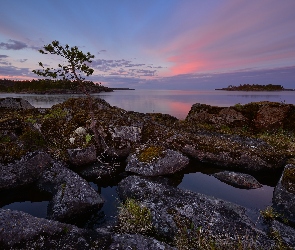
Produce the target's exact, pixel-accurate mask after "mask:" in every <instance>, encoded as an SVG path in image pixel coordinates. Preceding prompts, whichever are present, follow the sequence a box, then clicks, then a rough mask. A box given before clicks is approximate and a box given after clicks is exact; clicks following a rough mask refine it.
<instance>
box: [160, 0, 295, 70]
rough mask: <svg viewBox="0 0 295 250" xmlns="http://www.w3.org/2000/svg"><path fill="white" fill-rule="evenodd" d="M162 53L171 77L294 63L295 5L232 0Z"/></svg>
mask: <svg viewBox="0 0 295 250" xmlns="http://www.w3.org/2000/svg"><path fill="white" fill-rule="evenodd" d="M219 7H220V8H219V9H218V10H216V11H215V12H213V13H211V16H209V17H208V21H207V23H206V24H204V25H203V26H202V27H198V26H197V25H196V27H195V29H192V30H189V31H187V32H186V33H185V34H181V37H177V38H176V39H175V40H173V41H171V42H170V43H169V44H165V48H163V49H161V50H160V51H157V53H158V54H161V56H165V55H169V56H167V57H166V59H167V61H168V62H171V63H172V64H173V66H171V67H170V72H171V74H186V73H197V72H206V71H222V70H233V69H238V68H246V67H258V68H260V67H265V66H268V65H270V64H271V65H277V66H282V65H284V66H286V65H291V64H292V61H293V64H294V58H295V29H294V27H295V15H294V9H295V2H294V1H284V2H279V1H266V0H265V1H259V2H255V3H254V2H252V1H247V2H246V1H230V2H228V3H227V4H224V5H220V6H219Z"/></svg>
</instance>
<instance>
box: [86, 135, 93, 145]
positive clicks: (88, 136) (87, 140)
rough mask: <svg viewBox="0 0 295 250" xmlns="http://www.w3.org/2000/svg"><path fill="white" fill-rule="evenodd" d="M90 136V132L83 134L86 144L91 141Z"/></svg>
mask: <svg viewBox="0 0 295 250" xmlns="http://www.w3.org/2000/svg"><path fill="white" fill-rule="evenodd" d="M91 138H92V135H90V134H87V135H85V141H86V144H88V143H89V142H90V141H91Z"/></svg>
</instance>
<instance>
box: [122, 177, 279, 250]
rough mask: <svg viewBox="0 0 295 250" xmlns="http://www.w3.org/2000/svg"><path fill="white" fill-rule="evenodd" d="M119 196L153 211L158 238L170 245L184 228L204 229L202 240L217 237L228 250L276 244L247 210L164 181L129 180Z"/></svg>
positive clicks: (123, 185)
mask: <svg viewBox="0 0 295 250" xmlns="http://www.w3.org/2000/svg"><path fill="white" fill-rule="evenodd" d="M118 194H119V196H120V198H121V199H123V200H125V199H127V198H133V199H136V200H137V201H138V202H140V203H141V204H142V205H144V206H146V207H147V208H148V209H150V211H151V214H152V224H153V227H154V230H155V234H156V235H157V236H158V237H163V238H166V239H167V240H168V241H172V240H173V239H174V237H175V236H177V235H178V234H179V233H180V232H181V230H183V229H184V228H186V229H187V228H191V225H194V228H201V229H202V234H203V236H205V237H206V236H211V237H214V238H215V241H216V242H219V243H220V244H222V241H226V244H227V246H229V248H230V245H231V244H233V245H234V243H237V242H240V243H241V244H243V245H246V246H249V245H251V244H254V245H255V246H257V248H262V249H268V248H269V247H270V246H271V245H273V243H274V242H273V241H272V240H270V239H269V238H268V236H267V234H266V233H265V232H263V231H261V230H259V229H257V228H256V227H255V223H254V222H252V221H251V220H250V219H249V217H248V216H247V214H246V212H247V211H246V209H245V208H243V207H241V206H238V205H235V204H233V203H230V202H226V201H223V200H220V199H215V198H212V197H209V196H206V195H203V194H199V193H194V192H190V191H185V190H181V189H178V188H175V187H171V186H168V185H167V184H165V183H164V182H162V181H161V180H159V181H151V180H150V179H148V178H147V177H140V176H129V177H127V178H125V179H124V180H122V181H121V182H120V183H119V185H118ZM181 221H182V222H181ZM181 223H182V224H183V225H180V224H181Z"/></svg>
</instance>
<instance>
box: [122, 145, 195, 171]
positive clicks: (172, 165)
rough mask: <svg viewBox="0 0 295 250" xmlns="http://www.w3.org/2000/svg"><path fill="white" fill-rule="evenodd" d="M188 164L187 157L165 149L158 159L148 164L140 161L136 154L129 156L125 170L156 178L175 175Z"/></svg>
mask: <svg viewBox="0 0 295 250" xmlns="http://www.w3.org/2000/svg"><path fill="white" fill-rule="evenodd" d="M188 163H189V159H188V157H186V156H184V155H182V154H181V153H179V152H177V151H174V150H171V149H166V150H164V151H163V152H162V153H161V155H160V156H159V157H158V158H156V159H153V160H151V161H148V162H142V161H140V159H139V157H138V154H132V155H130V156H129V157H128V159H127V166H126V169H125V170H126V171H130V172H133V173H137V174H140V175H144V176H158V175H167V174H173V173H176V172H178V171H180V170H181V169H183V168H184V167H185V166H186V165H187V164H188Z"/></svg>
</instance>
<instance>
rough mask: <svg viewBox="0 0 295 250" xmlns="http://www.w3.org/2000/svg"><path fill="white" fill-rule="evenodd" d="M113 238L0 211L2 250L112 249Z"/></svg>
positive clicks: (25, 214)
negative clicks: (109, 247) (110, 246)
mask: <svg viewBox="0 0 295 250" xmlns="http://www.w3.org/2000/svg"><path fill="white" fill-rule="evenodd" d="M111 242H112V241H111V237H110V236H105V235H101V234H99V233H96V234H93V233H91V232H89V231H86V230H84V229H80V228H78V227H76V226H73V225H69V224H65V223H61V222H57V221H52V220H47V219H43V218H36V217H33V216H32V215H29V214H27V213H24V212H21V211H12V210H9V209H0V246H1V249H24V250H25V249H81V250H84V249H85V250H86V249H97V248H92V247H91V246H95V245H96V246H99V247H101V248H100V249H108V246H109V245H110V244H111Z"/></svg>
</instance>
